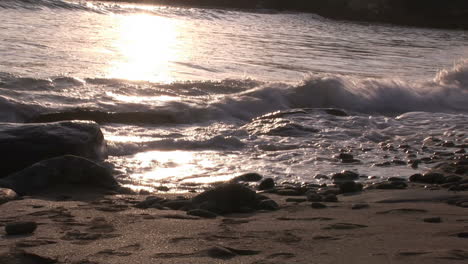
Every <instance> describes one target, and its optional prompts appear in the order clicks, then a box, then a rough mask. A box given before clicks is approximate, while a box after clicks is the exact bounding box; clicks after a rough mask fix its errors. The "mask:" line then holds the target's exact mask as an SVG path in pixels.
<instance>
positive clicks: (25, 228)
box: [5, 222, 37, 235]
mask: <svg viewBox="0 0 468 264" xmlns="http://www.w3.org/2000/svg"><path fill="white" fill-rule="evenodd" d="M36 228H37V224H36V223H35V222H15V223H9V224H7V225H6V226H5V232H6V233H7V235H24V234H31V233H33V232H34V231H35V230H36Z"/></svg>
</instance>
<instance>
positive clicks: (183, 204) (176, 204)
mask: <svg viewBox="0 0 468 264" xmlns="http://www.w3.org/2000/svg"><path fill="white" fill-rule="evenodd" d="M161 204H162V205H163V206H164V207H168V208H170V209H172V210H181V209H184V208H193V205H192V201H190V200H168V201H165V202H163V203H161Z"/></svg>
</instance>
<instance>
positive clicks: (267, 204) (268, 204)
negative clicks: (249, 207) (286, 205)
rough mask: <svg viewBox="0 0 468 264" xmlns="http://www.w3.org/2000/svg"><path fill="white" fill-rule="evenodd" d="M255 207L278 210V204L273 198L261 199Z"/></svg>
mask: <svg viewBox="0 0 468 264" xmlns="http://www.w3.org/2000/svg"><path fill="white" fill-rule="evenodd" d="M257 209H259V210H269V211H274V210H278V209H279V205H278V204H277V203H276V202H275V201H273V200H271V199H268V200H262V201H260V203H259V204H258V206H257Z"/></svg>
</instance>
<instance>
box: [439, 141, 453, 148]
mask: <svg viewBox="0 0 468 264" xmlns="http://www.w3.org/2000/svg"><path fill="white" fill-rule="evenodd" d="M442 147H446V148H453V147H455V143H453V142H452V141H445V142H444V143H442Z"/></svg>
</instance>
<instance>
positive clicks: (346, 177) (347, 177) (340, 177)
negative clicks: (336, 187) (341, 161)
mask: <svg viewBox="0 0 468 264" xmlns="http://www.w3.org/2000/svg"><path fill="white" fill-rule="evenodd" d="M331 178H332V180H333V181H335V182H339V181H354V180H357V179H359V174H357V173H355V172H352V171H342V172H339V173H334V174H333V175H332V176H331Z"/></svg>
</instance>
